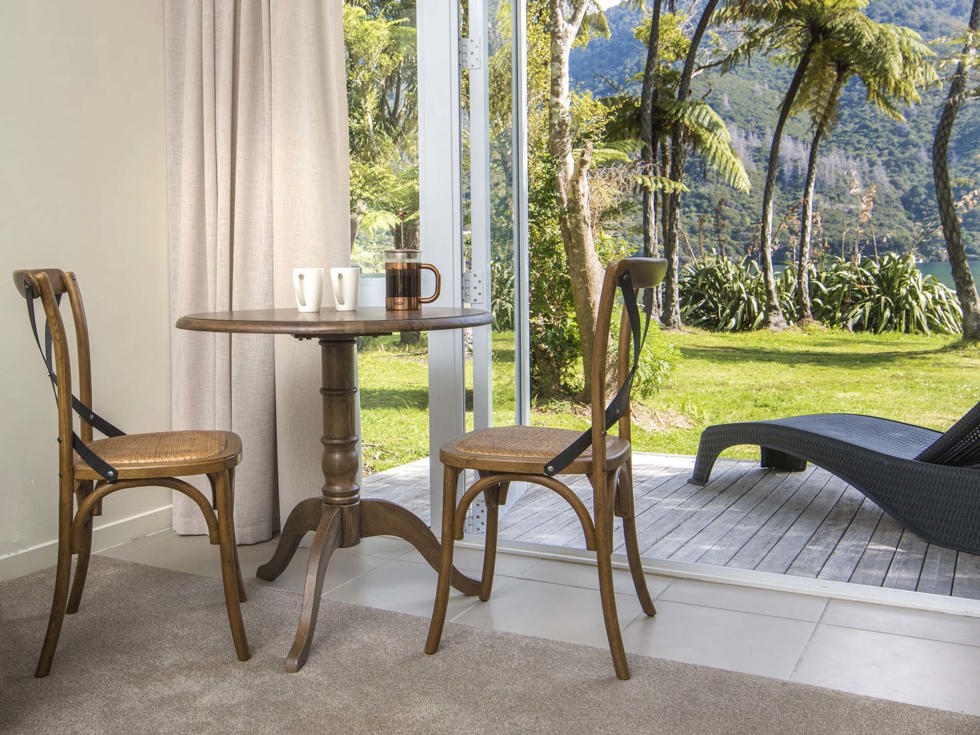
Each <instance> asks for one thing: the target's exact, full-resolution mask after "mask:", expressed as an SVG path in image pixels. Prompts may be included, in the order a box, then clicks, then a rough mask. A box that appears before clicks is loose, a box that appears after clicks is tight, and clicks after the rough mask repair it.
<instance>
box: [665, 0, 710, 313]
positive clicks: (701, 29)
mask: <svg viewBox="0 0 980 735" xmlns="http://www.w3.org/2000/svg"><path fill="white" fill-rule="evenodd" d="M717 6H718V0H708V2H707V3H705V6H704V10H702V11H701V17H700V18H699V19H698V25H697V27H696V28H695V29H694V33H693V35H692V36H691V45H690V46H689V47H688V50H687V57H686V58H685V59H684V68H683V69H682V70H681V76H680V79H679V80H678V82H677V100H678V102H681V103H683V102H685V101H686V100H687V98H688V97H690V96H691V79H692V78H693V77H694V65H695V62H696V61H697V55H698V47H699V46H700V45H701V39H702V38H704V34H705V32H706V31H707V29H708V24H709V23H710V21H711V17H712V15H714V12H715V8H716V7H717ZM686 145H687V136H686V135H685V134H684V129H683V127H682V126H681V124H680V123H678V124H676V125H674V130H673V132H672V134H671V138H670V150H671V154H670V178H671V180H672V181H676V182H678V183H679V182H681V181H683V180H684V161H685V155H684V153H685V146H686ZM663 198H664V201H665V202H666V204H667V206H666V212H665V223H664V224H665V235H664V257H665V258H666V259H667V273H666V275H665V276H664V285H663V313H662V314H661V316H660V321H661V323H662V324H663V325H664V326H665V327H667V328H668V329H680V326H681V311H680V287H679V284H678V275H679V273H678V253H679V250H680V243H679V241H678V238H679V232H680V207H681V195H680V192H672V193H670V194H667V195H665V196H664V197H663Z"/></svg>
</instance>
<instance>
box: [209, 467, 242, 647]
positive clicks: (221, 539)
mask: <svg viewBox="0 0 980 735" xmlns="http://www.w3.org/2000/svg"><path fill="white" fill-rule="evenodd" d="M209 479H210V480H211V482H212V487H214V489H215V504H216V505H217V510H218V547H219V549H220V551H221V579H222V582H223V584H224V590H225V607H226V608H227V609H228V623H229V624H230V625H231V637H232V639H233V640H234V642H235V653H236V654H237V655H238V660H239V661H248V659H249V658H250V657H251V653H250V652H249V650H248V638H246V636H245V624H244V622H243V621H242V608H241V604H240V602H239V601H240V597H239V594H240V592H239V586H240V584H241V573H240V571H239V567H238V549H237V547H236V545H235V519H234V516H233V513H232V512H231V511H232V508H233V505H232V500H231V495H232V490H231V478H230V475H229V473H228V472H217V473H215V474H214V475H212V476H210V477H209Z"/></svg>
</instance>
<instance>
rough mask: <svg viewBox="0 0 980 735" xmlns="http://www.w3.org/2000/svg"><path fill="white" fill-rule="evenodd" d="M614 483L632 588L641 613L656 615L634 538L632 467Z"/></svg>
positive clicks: (629, 465) (634, 514) (628, 464)
mask: <svg viewBox="0 0 980 735" xmlns="http://www.w3.org/2000/svg"><path fill="white" fill-rule="evenodd" d="M618 478H619V482H617V483H616V506H615V507H616V514H617V515H618V516H619V517H620V518H622V519H623V539H624V540H625V542H626V559H627V561H628V562H629V566H630V576H632V577H633V587H635V588H636V596H637V598H638V599H639V601H640V607H642V608H643V612H644V613H646V614H647V615H649V616H651V617H652V616H654V615H656V614H657V608H656V607H654V604H653V600H652V599H651V597H650V590H648V589H647V579H646V576H645V575H644V574H643V564H642V562H641V561H640V542H639V540H638V539H637V537H636V509H635V505H634V502H633V466H632V463H631V462H629V463H627V464H626V468H625V471H624V472H621V473H620V474H619V475H618Z"/></svg>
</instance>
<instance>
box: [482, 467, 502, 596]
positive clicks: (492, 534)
mask: <svg viewBox="0 0 980 735" xmlns="http://www.w3.org/2000/svg"><path fill="white" fill-rule="evenodd" d="M508 486H509V483H502V484H500V485H496V486H494V487H492V488H488V489H487V491H486V492H485V493H484V494H483V497H484V499H485V502H486V504H487V531H486V534H485V536H484V542H483V576H482V577H480V601H481V602H486V601H487V600H489V599H490V592H491V591H492V590H493V575H494V568H495V567H496V563H497V527H498V518H499V515H500V512H499V509H500V505H501V503H502V502H504V501H505V500H506V498H507V487H508Z"/></svg>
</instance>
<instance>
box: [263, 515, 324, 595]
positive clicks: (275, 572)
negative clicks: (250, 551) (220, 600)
mask: <svg viewBox="0 0 980 735" xmlns="http://www.w3.org/2000/svg"><path fill="white" fill-rule="evenodd" d="M321 515H323V499H322V498H307V499H306V500H303V501H302V502H300V503H299V504H298V505H297V506H296V507H295V508H293V510H292V512H291V513H290V514H289V517H288V518H287V519H286V523H285V525H284V526H283V527H282V533H281V534H279V543H278V545H277V546H276V551H275V553H274V554H273V555H272V558H271V559H269V561H267V562H266V563H265V564H263V565H262V566H260V567H259V568H258V569H257V570H256V571H255V576H256V577H258V578H259V579H264V580H266V581H267V582H271V581H272V580H274V579H275V578H276V577H278V576H279V575H280V574H282V573H283V571H284V570H285V569H286V567H287V566H289V562H290V561H292V558H293V555H294V554H295V553H296V549H298V548H299V542H300V541H302V540H303V536H305V535H306V534H307V533H309V532H310V531H314V530H316V527H317V524H319V522H320V516H321Z"/></svg>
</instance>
